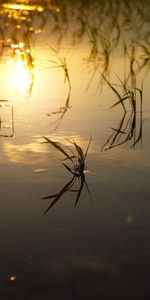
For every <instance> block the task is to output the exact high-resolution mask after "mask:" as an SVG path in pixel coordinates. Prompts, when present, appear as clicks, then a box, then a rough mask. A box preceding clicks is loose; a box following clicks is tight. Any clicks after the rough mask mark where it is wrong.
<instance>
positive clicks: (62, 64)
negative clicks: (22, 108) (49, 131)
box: [47, 46, 71, 130]
mask: <svg viewBox="0 0 150 300" xmlns="http://www.w3.org/2000/svg"><path fill="white" fill-rule="evenodd" d="M49 48H50V50H51V54H52V57H54V58H53V59H49V62H50V63H52V64H53V66H50V67H48V68H61V69H62V70H63V71H64V82H67V83H68V95H67V98H66V101H65V105H64V106H62V107H60V108H59V109H58V110H57V111H54V112H52V113H51V114H47V115H48V116H52V115H60V117H58V119H57V120H56V121H54V122H53V123H52V124H51V125H53V124H57V125H56V127H55V130H56V129H57V128H58V127H59V125H60V123H61V121H62V119H63V118H64V115H65V114H66V112H67V111H68V109H69V108H70V104H69V103H70V93H71V81H70V76H69V71H68V66H67V62H66V58H65V57H64V58H61V57H60V56H59V55H58V51H56V50H55V49H54V48H52V47H50V46H49Z"/></svg>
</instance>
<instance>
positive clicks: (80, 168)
mask: <svg viewBox="0 0 150 300" xmlns="http://www.w3.org/2000/svg"><path fill="white" fill-rule="evenodd" d="M44 139H45V141H46V143H49V144H50V145H52V146H53V147H54V148H55V149H56V150H58V151H59V152H60V153H61V154H63V156H64V157H65V158H64V159H63V166H64V168H65V169H67V171H68V172H69V173H70V174H71V175H72V177H71V179H70V180H69V181H67V183H66V184H65V185H64V186H63V187H62V188H61V189H60V191H59V192H58V193H56V194H53V195H48V196H45V197H42V199H53V200H52V202H51V204H50V205H49V206H48V208H47V209H46V210H45V212H44V215H45V214H46V213H47V212H48V211H49V210H50V209H51V208H52V207H53V206H54V205H55V204H56V202H58V201H59V200H60V199H61V197H62V196H63V195H64V194H65V193H66V192H73V193H75V194H76V199H75V205H74V206H76V205H77V203H78V201H79V199H80V196H81V193H82V190H83V188H84V187H86V190H87V192H88V194H89V197H90V200H91V201H92V197H91V193H90V190H89V187H88V185H87V182H86V178H85V160H86V158H87V154H88V150H89V147H90V143H91V137H90V140H89V143H88V146H87V148H86V151H85V153H83V150H82V148H81V147H80V146H79V145H77V144H76V142H75V141H70V140H69V141H68V142H69V143H70V144H71V145H72V146H73V147H74V151H73V150H72V148H70V147H69V146H68V147H67V150H66V146H63V145H62V144H60V143H58V142H55V141H52V140H51V139H49V138H46V137H44ZM76 183H77V187H76V186H75V184H76Z"/></svg>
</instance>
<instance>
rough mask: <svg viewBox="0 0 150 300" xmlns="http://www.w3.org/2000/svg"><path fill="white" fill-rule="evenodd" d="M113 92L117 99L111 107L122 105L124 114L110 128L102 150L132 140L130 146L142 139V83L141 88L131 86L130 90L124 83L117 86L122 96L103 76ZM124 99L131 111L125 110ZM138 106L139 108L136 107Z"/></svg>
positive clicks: (132, 146)
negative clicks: (120, 88)
mask: <svg viewBox="0 0 150 300" xmlns="http://www.w3.org/2000/svg"><path fill="white" fill-rule="evenodd" d="M104 79H105V81H106V82H107V84H108V85H109V86H110V88H111V89H112V90H113V92H114V93H115V94H116V95H117V97H118V99H119V100H118V101H117V102H116V103H115V104H114V105H112V107H115V106H118V105H120V104H121V105H122V106H123V109H124V114H123V116H122V118H121V120H120V121H119V123H118V125H117V127H115V128H112V130H113V133H112V134H111V135H110V136H109V137H108V139H107V141H106V143H105V144H104V145H103V146H102V150H105V151H106V150H109V149H111V148H114V147H117V146H121V145H123V144H125V143H127V142H129V141H132V145H131V148H134V147H135V145H136V144H137V143H138V142H139V141H142V106H143V83H142V88H141V89H139V88H136V87H133V88H132V89H131V90H130V89H129V88H128V87H127V85H126V83H125V84H123V83H122V82H121V80H120V82H121V85H120V86H119V85H118V86H119V87H122V89H123V96H121V94H120V92H119V91H118V90H117V88H116V87H114V86H113V84H111V83H110V82H109V81H108V80H107V79H106V78H104ZM124 101H128V103H129V104H130V107H131V113H130V114H129V113H128V112H127V109H126V106H125V104H124ZM138 106H139V110H137V107H138ZM138 116H139V126H138V124H137V117H138Z"/></svg>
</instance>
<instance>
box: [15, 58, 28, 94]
mask: <svg viewBox="0 0 150 300" xmlns="http://www.w3.org/2000/svg"><path fill="white" fill-rule="evenodd" d="M12 85H13V87H14V88H15V89H16V90H17V92H19V93H23V92H25V91H27V89H28V88H29V86H30V85H31V78H30V74H29V70H28V69H27V67H26V64H25V62H23V61H22V59H21V57H19V58H18V60H17V63H16V67H15V70H14V72H13V74H12Z"/></svg>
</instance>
